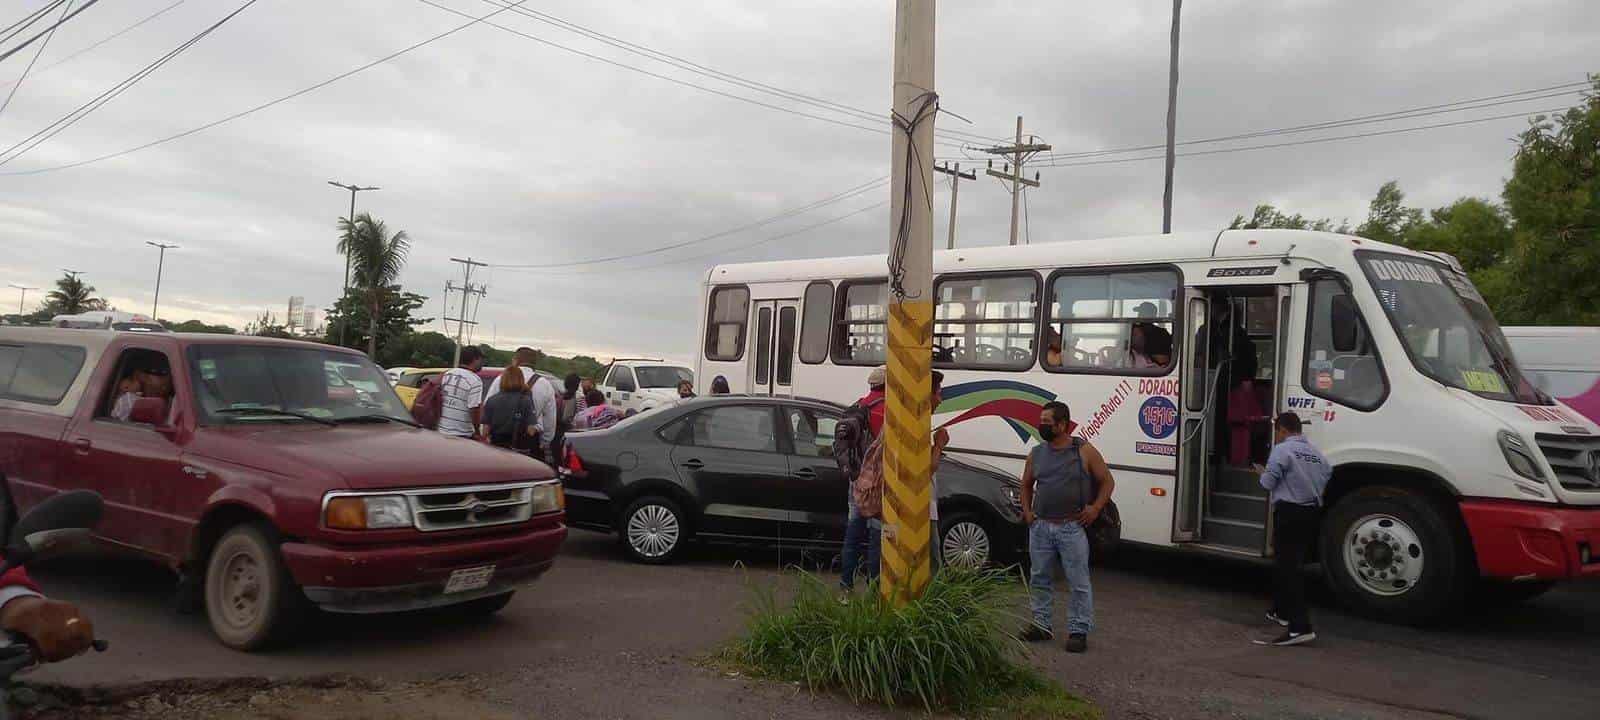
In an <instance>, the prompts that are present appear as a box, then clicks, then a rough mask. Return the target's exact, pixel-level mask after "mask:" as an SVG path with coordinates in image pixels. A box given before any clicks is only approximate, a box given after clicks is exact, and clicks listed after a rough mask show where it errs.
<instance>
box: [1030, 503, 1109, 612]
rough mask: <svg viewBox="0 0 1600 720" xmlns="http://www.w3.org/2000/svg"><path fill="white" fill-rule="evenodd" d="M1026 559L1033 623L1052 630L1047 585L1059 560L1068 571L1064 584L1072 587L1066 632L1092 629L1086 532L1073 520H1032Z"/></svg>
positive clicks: (1050, 601)
mask: <svg viewBox="0 0 1600 720" xmlns="http://www.w3.org/2000/svg"><path fill="white" fill-rule="evenodd" d="M1028 560H1029V562H1030V564H1031V567H1030V568H1029V569H1028V591H1029V596H1030V599H1031V601H1032V602H1031V603H1030V604H1031V605H1032V606H1033V622H1034V624H1035V625H1038V626H1039V627H1041V628H1044V629H1046V630H1053V628H1052V627H1051V625H1050V610H1051V607H1050V606H1051V603H1052V599H1053V597H1052V594H1051V593H1052V591H1051V587H1050V585H1051V581H1052V579H1053V576H1054V574H1055V566H1056V563H1058V562H1059V563H1060V564H1061V569H1062V571H1064V572H1065V573H1066V575H1067V587H1069V588H1071V589H1072V596H1071V598H1070V600H1069V601H1068V603H1067V612H1068V617H1067V634H1068V635H1088V634H1089V631H1090V630H1093V629H1094V589H1093V588H1092V587H1090V586H1089V536H1088V535H1086V534H1084V532H1083V528H1082V527H1081V526H1079V525H1078V524H1077V523H1075V522H1064V523H1051V522H1046V521H1044V520H1034V521H1033V525H1031V526H1029V527H1028Z"/></svg>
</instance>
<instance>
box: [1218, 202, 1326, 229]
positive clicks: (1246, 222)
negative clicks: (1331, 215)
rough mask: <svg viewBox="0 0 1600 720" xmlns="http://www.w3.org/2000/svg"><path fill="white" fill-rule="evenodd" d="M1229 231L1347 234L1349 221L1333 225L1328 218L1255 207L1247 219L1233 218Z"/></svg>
mask: <svg viewBox="0 0 1600 720" xmlns="http://www.w3.org/2000/svg"><path fill="white" fill-rule="evenodd" d="M1228 229H1229V230H1317V231H1320V232H1336V233H1349V232H1350V223H1349V221H1341V222H1340V223H1339V224H1338V225H1334V224H1333V221H1332V220H1329V219H1328V218H1318V219H1316V220H1310V219H1307V218H1306V217H1305V216H1304V215H1301V214H1300V213H1295V214H1293V215H1289V214H1287V213H1285V212H1283V211H1281V210H1279V209H1277V208H1275V207H1273V206H1271V205H1257V206H1256V209H1255V212H1253V213H1251V214H1250V217H1249V219H1246V218H1245V216H1243V215H1235V216H1233V223H1232V224H1230V225H1228Z"/></svg>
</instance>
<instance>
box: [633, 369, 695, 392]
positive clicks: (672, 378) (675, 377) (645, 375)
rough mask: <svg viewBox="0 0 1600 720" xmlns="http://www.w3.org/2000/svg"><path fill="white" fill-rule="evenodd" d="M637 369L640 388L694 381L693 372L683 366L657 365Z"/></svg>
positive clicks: (668, 386) (660, 386) (671, 385)
mask: <svg viewBox="0 0 1600 720" xmlns="http://www.w3.org/2000/svg"><path fill="white" fill-rule="evenodd" d="M637 369H638V372H639V387H642V388H675V387H677V386H678V383H679V382H682V381H684V380H688V381H689V382H694V373H693V372H691V371H690V370H689V368H685V367H670V366H667V365H657V366H654V367H642V368H637Z"/></svg>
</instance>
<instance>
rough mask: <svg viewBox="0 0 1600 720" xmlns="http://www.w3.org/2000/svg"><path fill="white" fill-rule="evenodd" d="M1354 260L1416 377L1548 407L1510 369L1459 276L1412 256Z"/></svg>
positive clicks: (1499, 338)
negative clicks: (1359, 262)
mask: <svg viewBox="0 0 1600 720" xmlns="http://www.w3.org/2000/svg"><path fill="white" fill-rule="evenodd" d="M1359 255H1360V260H1361V267H1362V269H1363V270H1365V271H1366V273H1367V279H1368V280H1370V281H1371V282H1372V285H1373V288H1374V289H1375V290H1376V291H1377V293H1378V299H1379V301H1380V302H1381V303H1382V304H1383V310H1384V313H1385V314H1387V315H1388V316H1389V322H1390V323H1392V324H1393V325H1394V330H1395V333H1396V334H1397V335H1399V336H1400V340H1401V342H1402V343H1404V345H1405V347H1406V354H1407V355H1410V356H1411V362H1412V363H1413V364H1414V365H1416V367H1417V369H1418V370H1419V371H1421V372H1422V373H1423V374H1424V375H1427V376H1428V377H1431V378H1433V379H1435V380H1438V381H1439V382H1441V383H1444V384H1445V385H1449V386H1451V387H1457V388H1461V389H1463V390H1466V391H1468V392H1471V393H1474V394H1477V395H1480V396H1482V397H1486V398H1489V399H1491V400H1504V401H1508V402H1519V403H1529V404H1537V405H1547V404H1550V403H1551V402H1552V401H1551V400H1550V398H1549V397H1548V396H1546V395H1545V394H1544V393H1542V392H1540V391H1539V390H1538V389H1536V388H1535V387H1534V386H1533V384H1532V383H1530V382H1529V381H1528V379H1527V377H1526V376H1525V375H1523V373H1522V370H1521V369H1520V368H1518V367H1517V364H1516V361H1515V360H1514V359H1513V358H1512V355H1511V345H1510V344H1509V343H1508V342H1506V338H1505V335H1503V334H1502V333H1501V332H1500V325H1499V323H1496V322H1495V319H1494V314H1493V313H1491V312H1490V311H1489V306H1488V304H1486V303H1485V302H1484V300H1483V296H1482V295H1479V294H1478V290H1477V288H1475V287H1473V286H1472V281H1471V280H1468V279H1467V277H1466V276H1465V275H1463V274H1461V273H1459V272H1456V271H1455V270H1453V269H1451V268H1450V267H1449V266H1447V265H1445V264H1443V263H1439V262H1433V261H1429V260H1423V259H1420V258H1415V257H1409V256H1401V255H1392V254H1388V253H1376V252H1363V253H1359Z"/></svg>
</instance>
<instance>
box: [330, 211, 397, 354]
mask: <svg viewBox="0 0 1600 720" xmlns="http://www.w3.org/2000/svg"><path fill="white" fill-rule="evenodd" d="M339 230H340V232H341V233H342V234H341V235H340V237H339V245H338V250H339V252H340V254H343V255H346V256H348V257H349V258H350V269H351V276H352V279H353V281H354V283H355V286H356V287H358V288H360V289H361V290H362V292H363V294H364V296H365V300H366V307H367V311H368V316H367V356H368V357H371V358H376V357H377V356H378V319H379V317H381V316H382V314H383V304H384V300H385V298H386V297H387V296H388V295H389V294H390V293H391V289H392V288H397V287H398V285H397V281H398V280H399V279H400V271H401V270H403V269H405V266H406V255H407V254H408V253H409V252H410V251H411V238H410V237H409V236H408V235H406V231H404V230H398V231H395V232H394V233H392V234H391V233H390V232H389V226H388V225H385V224H384V222H383V221H382V220H376V219H374V218H373V217H372V215H371V214H370V213H361V214H360V215H357V216H356V218H355V220H354V221H352V220H350V219H349V218H340V220H339Z"/></svg>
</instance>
